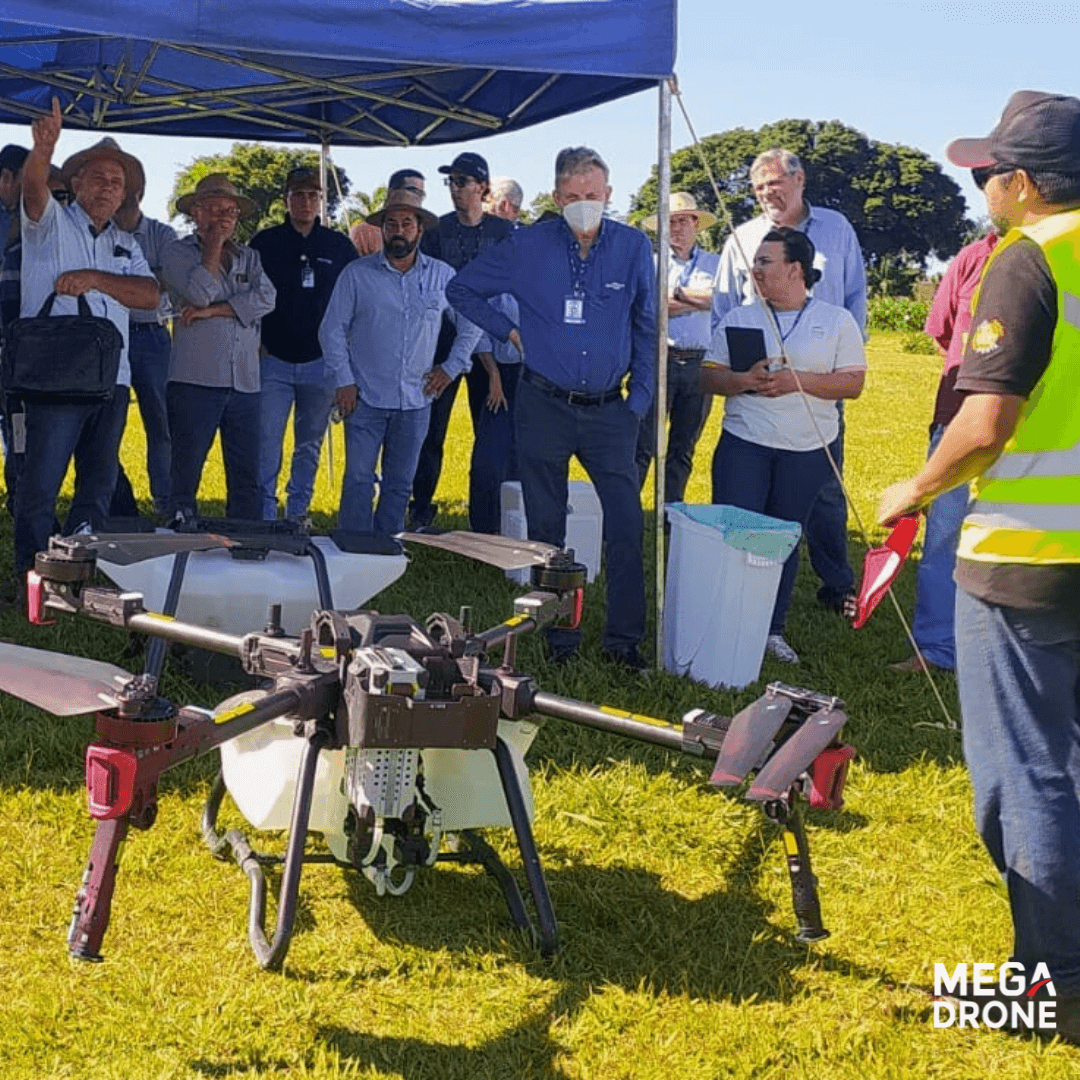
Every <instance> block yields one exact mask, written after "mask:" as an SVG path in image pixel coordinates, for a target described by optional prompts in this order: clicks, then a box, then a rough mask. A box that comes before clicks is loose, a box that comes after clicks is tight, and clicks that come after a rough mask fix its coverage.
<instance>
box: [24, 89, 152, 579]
mask: <svg viewBox="0 0 1080 1080" xmlns="http://www.w3.org/2000/svg"><path fill="white" fill-rule="evenodd" d="M60 129H61V115H60V104H59V102H58V101H57V100H56V99H55V98H54V99H53V107H52V112H51V113H50V114H48V115H46V116H44V117H42V118H41V119H39V120H35V121H34V124H33V136H34V148H33V149H32V150H31V151H30V155H29V157H27V159H26V163H25V165H24V166H23V176H22V242H23V253H22V305H21V308H22V314H23V316H24V317H26V316H31V315H36V314H37V312H38V310H39V309H40V307H41V305H42V303H43V302H44V301H45V300H46V298H47V297H48V296H49V294H50V293H52V292H56V294H57V299H56V301H55V303H54V304H53V307H52V311H51V314H52V315H73V314H75V313H76V312H77V310H78V307H77V303H76V297H78V296H85V297H86V300H87V303H88V304H89V305H90V309H91V312H92V313H93V314H95V315H104V316H105V317H106V318H107V319H109V321H110V322H112V323H113V325H114V326H116V328H117V329H118V330H119V331H120V333H121V335H122V337H123V339H124V349H123V352H122V353H121V356H120V370H119V374H118V376H117V385H116V387H115V388H114V389H113V392H112V394H111V396H110V397H109V398H108V399H106V400H105V401H85V400H71V399H53V398H47V397H40V398H35V399H33V400H28V401H27V403H26V458H25V461H24V465H23V472H22V476H21V478H20V482H19V490H18V495H17V497H16V505H15V570H16V575H17V576H18V577H19V578H24V577H25V573H26V571H27V570H29V569H31V567H32V566H33V564H34V555H35V553H36V552H38V551H40V550H42V549H43V548H45V547H46V545H47V544H48V539H49V533H50V532H51V531H52V523H53V513H54V510H55V504H56V497H57V495H58V494H59V491H60V485H61V484H62V483H63V481H64V475H65V474H66V472H67V468H68V463H69V462H70V460H71V457H72V455H74V457H75V496H74V499H73V501H72V504H71V511H70V513H69V514H68V520H67V526H66V529H67V531H70V530H72V529H74V528H77V527H79V526H80V525H83V524H89V525H90V526H91V527H92V528H95V529H100V528H102V527H103V526H104V524H105V518H106V516H107V514H108V509H109V501H110V499H111V498H112V493H113V488H114V487H115V486H116V470H117V463H118V460H119V457H118V449H119V445H120V436H121V434H122V433H123V430H124V422H125V420H126V419H127V405H128V384H129V383H130V380H131V375H130V371H129V368H128V362H127V337H128V308H132V307H137V308H153V307H156V306H157V303H158V297H159V290H158V283H157V281H156V280H155V278H154V276H153V274H152V273H151V271H150V267H149V265H148V264H147V262H146V259H145V258H144V257H143V254H142V252H141V251H140V250H139V245H138V244H137V243H136V242H135V238H134V237H133V236H132V235H131V234H130V233H126V232H123V231H122V230H121V229H119V228H117V227H116V225H114V224H113V223H112V221H111V218H112V216H113V214H115V213H116V211H117V209H118V207H119V206H120V203H121V202H122V201H123V199H124V196H125V194H126V192H127V191H129V190H131V189H132V188H134V187H136V186H137V185H138V184H139V182H140V181H141V174H142V169H141V167H140V166H139V163H138V161H137V160H136V159H135V158H133V157H131V155H130V154H125V153H123V151H121V150H120V148H119V147H118V146H117V145H116V143H115V142H113V140H112V139H103V140H102V141H101V142H99V143H95V144H94V145H93V146H91V147H88V148H87V149H86V150H82V151H80V152H79V153H77V154H73V155H72V156H71V157H70V158H69V159H68V160H67V161H66V162H65V163H64V167H63V170H62V173H63V177H64V179H65V181H67V183H68V185H69V187H70V189H71V190H72V191H73V192H74V194H75V199H76V202H75V204H74V205H67V206H61V205H60V204H59V203H58V202H57V201H56V200H55V199H54V198H53V197H52V193H51V192H50V190H49V183H48V181H49V165H50V162H51V160H52V155H53V150H54V148H55V147H56V142H57V139H58V138H59V137H60Z"/></svg>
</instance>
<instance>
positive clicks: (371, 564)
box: [98, 536, 408, 634]
mask: <svg viewBox="0 0 1080 1080" xmlns="http://www.w3.org/2000/svg"><path fill="white" fill-rule="evenodd" d="M311 539H312V543H314V544H315V545H316V546H317V547H318V548H319V550H320V551H322V553H323V556H324V557H325V559H326V573H327V577H328V579H329V581H330V592H331V595H332V597H333V601H334V606H335V607H336V608H339V609H342V610H347V609H350V608H355V607H359V606H360V605H361V604H363V603H364V602H365V601H367V600H370V599H371V597H373V596H374V595H375V594H376V593H377V592H379V591H380V590H382V589H385V588H386V586H387V585H390V584H391V583H393V582H395V581H397V579H398V578H399V577H401V575H402V574H403V573H405V567H406V566H407V565H408V560H407V559H406V557H405V556H404V555H403V554H399V555H368V554H355V555H354V554H350V553H348V552H345V551H342V550H341V549H340V548H339V547H338V546H337V544H335V543H334V541H333V540H331V539H330V537H328V536H313V537H312V538H311ZM174 558H175V556H173V555H163V556H162V557H161V558H158V559H145V560H143V561H142V562H138V563H133V564H132V565H130V566H117V565H116V564H114V563H110V562H106V561H104V560H99V563H98V565H99V566H100V567H101V569H102V571H103V572H104V573H106V574H107V575H108V576H109V577H110V578H111V579H112V580H113V581H115V582H116V584H117V585H118V586H119V587H120V588H121V589H127V590H130V591H134V592H140V593H142V594H143V603H144V604H145V605H146V607H147V609H148V610H150V611H160V610H161V608H162V605H163V604H164V603H165V593H166V590H167V589H168V587H169V578H170V577H171V575H172V568H173V560H174ZM271 604H281V624H282V626H283V627H284V629H285V632H286V633H287V634H299V633H300V631H301V630H303V629H304V627H305V626H307V625H308V622H309V620H310V619H311V613H312V612H313V611H314V610H315V609H316V608H318V607H319V590H318V586H317V585H316V582H315V563H314V562H313V561H312V560H311V558H310V557H309V556H307V555H291V554H289V553H288V552H284V551H270V552H268V553H267V555H266V558H265V559H261V560H251V561H249V560H245V559H234V558H233V557H232V556H231V555H230V554H229V552H228V551H227V550H225V549H218V550H215V551H193V552H192V553H191V554H190V555H189V556H188V564H187V571H186V572H185V574H184V584H183V588H182V589H181V591H180V605H179V607H178V608H177V611H176V617H177V618H178V619H182V620H183V621H185V622H192V623H195V624H196V625H198V626H206V627H210V628H212V629H214V630H224V631H225V632H226V633H230V634H246V633H248V632H249V631H252V630H261V629H262V628H263V627H264V626H265V625H266V615H267V612H268V610H269V607H270V605H271Z"/></svg>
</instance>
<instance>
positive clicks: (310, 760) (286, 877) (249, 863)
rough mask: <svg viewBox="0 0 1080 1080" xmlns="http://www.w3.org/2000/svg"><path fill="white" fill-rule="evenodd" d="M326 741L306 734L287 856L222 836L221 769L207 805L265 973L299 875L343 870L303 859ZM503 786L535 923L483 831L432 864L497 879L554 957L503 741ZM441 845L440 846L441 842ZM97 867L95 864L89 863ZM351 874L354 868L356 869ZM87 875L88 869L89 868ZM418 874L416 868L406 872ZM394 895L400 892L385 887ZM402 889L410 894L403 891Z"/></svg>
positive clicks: (528, 831) (283, 932)
mask: <svg viewBox="0 0 1080 1080" xmlns="http://www.w3.org/2000/svg"><path fill="white" fill-rule="evenodd" d="M327 741H328V736H327V735H326V734H325V733H324V732H322V731H319V730H316V731H315V732H314V733H313V734H312V735H311V736H309V737H308V741H307V744H306V745H305V747H304V753H303V757H302V758H301V762H300V775H299V778H298V782H297V788H296V796H295V799H294V802H293V810H292V820H291V823H290V826H289V834H288V835H289V839H288V843H287V845H286V850H285V855H284V856H280V855H267V854H264V853H261V852H258V851H256V850H255V849H254V848H252V846H251V844H250V843H249V842H248V841H247V839H246V838H245V837H244V836H243V834H242V833H240V831H239V830H237V829H230V830H229V832H227V833H226V834H225V835H224V836H221V835H219V834H218V832H217V818H218V814H219V812H220V810H221V802H222V799H223V798H224V797H225V792H226V787H225V780H224V777H223V776H222V774H221V773H220V772H219V773H218V775H217V779H216V780H215V782H214V786H213V788H212V789H211V791H210V795H209V797H208V799H207V801H206V805H205V807H204V808H203V816H202V834H203V839H204V840H205V842H206V845H207V847H209V848H210V851H211V852H212V853H213V855H214V856H215V857H216V858H219V859H225V858H228V856H229V854H230V853H231V854H232V857H233V858H234V859H235V860H236V863H237V865H238V866H239V867H240V869H241V870H243V871H244V873H245V874H246V875H247V878H248V881H249V882H250V883H251V901H250V904H249V907H248V940H249V942H250V943H251V948H252V951H253V952H254V953H255V957H256V959H257V960H258V962H259V964H260V965H261V966H262V967H264V968H267V969H270V970H275V969H277V968H279V967H280V966H281V964H282V962H283V961H284V959H285V955H286V953H287V952H288V951H289V943H290V941H291V939H292V932H293V925H294V923H295V920H296V904H297V897H298V895H299V891H300V875H301V871H302V869H303V866H304V864H305V863H334V864H337V865H342V864H341V862H340V860H338V859H337V858H335V857H334V856H333V855H329V854H327V855H319V854H305V852H304V848H305V845H306V843H307V835H308V821H309V819H310V816H311V800H312V794H313V792H314V788H315V767H316V764H317V761H318V755H319V751H320V750H322V749H323V748H324V747H325V746H326V744H327ZM492 753H493V754H494V755H495V764H496V767H497V768H498V772H499V779H500V781H501V782H502V788H503V794H504V795H505V797H506V806H507V810H508V812H509V814H510V820H511V823H512V824H513V826H514V835H515V837H516V838H517V842H518V849H519V850H520V852H521V862H522V866H523V867H524V869H525V878H526V880H527V882H528V885H529V892H530V894H531V895H532V900H533V906H534V908H535V910H536V924H534V922H533V920H532V918H531V917H530V915H529V911H528V908H527V906H526V904H525V901H524V899H523V897H522V895H521V890H520V888H519V887H518V883H517V880H516V879H515V878H514V876H513V874H511V872H510V871H509V870H508V869H507V868H506V866H505V864H504V863H503V862H502V860H501V859H500V858H499V856H498V854H497V852H496V851H495V850H494V848H492V847H491V845H490V844H488V843H487V841H485V840H484V839H483V838H482V837H481V836H479V834H477V833H476V832H474V831H472V830H468V829H467V830H463V831H462V832H460V833H458V835H459V836H460V837H461V838H462V839H463V841H464V844H465V850H464V851H462V850H458V851H445V852H439V853H438V855H437V856H436V858H435V859H434V860H430V861H438V862H456V863H465V864H474V865H480V866H482V867H483V868H484V869H485V870H486V871H487V872H488V873H489V874H490V875H491V876H492V877H493V878H494V879H495V881H496V882H497V884H498V885H499V887H500V889H501V890H502V894H503V898H504V899H505V900H506V906H507V909H508V910H509V912H510V918H511V920H512V921H513V923H514V925H515V926H517V927H518V928H519V929H521V930H524V931H526V932H528V933H529V934H530V935H531V936H532V937H533V938H534V939H535V940H536V941H537V943H538V945H539V947H540V952H541V954H542V955H544V956H552V955H554V954H555V953H556V952H557V951H558V949H559V933H558V924H557V922H556V919H555V909H554V906H553V905H552V902H551V895H550V893H549V892H548V888H547V882H546V881H545V880H544V873H543V869H542V868H541V865H540V855H539V853H538V852H537V849H536V841H535V840H534V838H533V834H532V827H531V825H530V824H529V815H528V810H527V809H526V806H525V797H524V795H523V794H522V790H521V784H520V782H519V781H518V777H517V773H516V772H515V770H514V763H513V759H512V758H511V755H510V751H509V749H508V748H507V746H506V743H505V742H503V740H502V739H497V740H496V743H495V748H494V750H493V751H492ZM436 842H437V841H436ZM91 865H93V860H92V861H91ZM275 865H280V866H282V878H281V887H280V889H279V891H278V904H277V920H276V924H275V928H274V936H273V939H272V940H269V941H268V940H267V937H266V930H265V924H266V876H265V874H264V871H263V867H265V866H275ZM348 865H350V868H351V869H355V868H356V867H353V866H351V864H348ZM88 872H89V871H88ZM406 872H407V873H408V874H410V875H411V874H412V873H414V872H415V867H411V866H410V867H408V868H407V870H406ZM387 891H390V892H394V891H395V890H387ZM398 891H400V892H404V891H405V890H404V889H401V890H398Z"/></svg>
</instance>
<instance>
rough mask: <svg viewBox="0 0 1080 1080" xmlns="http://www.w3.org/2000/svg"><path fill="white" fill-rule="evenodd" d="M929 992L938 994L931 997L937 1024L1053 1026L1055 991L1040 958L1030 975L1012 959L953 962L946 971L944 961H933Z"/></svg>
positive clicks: (1033, 1028) (1045, 1028)
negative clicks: (1000, 963)
mask: <svg viewBox="0 0 1080 1080" xmlns="http://www.w3.org/2000/svg"><path fill="white" fill-rule="evenodd" d="M995 968H996V969H997V970H996V973H995ZM969 969H970V972H969ZM1036 995H1037V996H1036ZM934 997H935V998H938V999H939V1000H937V1001H935V1002H934V1027H936V1028H949V1027H960V1028H968V1027H972V1028H977V1027H988V1028H1000V1027H1009V1028H1013V1029H1014V1030H1015V1029H1024V1028H1026V1029H1028V1030H1029V1031H1052V1030H1054V1028H1056V1027H1057V1015H1056V1011H1057V991H1056V990H1055V989H1054V980H1053V979H1051V978H1050V972H1049V971H1048V970H1047V968H1046V965H1045V964H1044V963H1041V962H1040V963H1038V964H1036V965H1035V970H1034V971H1032V973H1031V975H1030V976H1029V975H1028V974H1027V971H1026V969H1025V967H1024V965H1023V964H1018V963H1015V962H1014V961H1010V962H1009V963H1006V964H1002V965H1001V966H1000V967H998V966H997V965H996V964H957V965H956V967H954V968H953V970H952V971H951V972H950V971H949V968H948V965H946V964H935V965H934ZM940 999H944V1000H940Z"/></svg>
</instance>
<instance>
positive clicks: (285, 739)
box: [218, 690, 539, 859]
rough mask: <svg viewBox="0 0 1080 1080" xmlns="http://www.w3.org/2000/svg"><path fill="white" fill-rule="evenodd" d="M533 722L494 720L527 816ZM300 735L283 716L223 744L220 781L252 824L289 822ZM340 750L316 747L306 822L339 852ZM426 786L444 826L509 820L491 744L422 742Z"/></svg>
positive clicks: (253, 695) (240, 697) (274, 826)
mask: <svg viewBox="0 0 1080 1080" xmlns="http://www.w3.org/2000/svg"><path fill="white" fill-rule="evenodd" d="M265 693H266V692H265V691H263V690H251V691H247V692H245V693H243V694H237V695H236V696H235V697H232V698H229V700H228V701H226V702H223V703H222V704H221V705H219V706H218V711H219V712H221V711H224V710H225V709H228V708H231V707H233V706H234V705H239V704H241V703H243V702H247V701H256V700H258V699H259V698H261V697H263V696H265ZM538 730H539V725H538V724H534V723H531V722H529V721H511V720H500V721H499V736H500V737H501V738H502V739H503V740H504V741H505V742H506V744H507V746H508V748H509V750H510V757H511V759H512V761H513V763H514V771H515V772H516V773H517V777H518V783H519V784H520V785H521V790H522V795H523V796H524V799H525V807H526V809H527V811H528V815H529V820H530V821H531V820H532V818H533V813H534V809H533V797H532V789H531V787H530V786H529V773H528V770H527V769H526V767H525V752H526V751H527V750H528V748H529V746H530V745H531V743H532V741H533V739H534V738H535V736H536V732H537V731H538ZM303 750H304V740H303V739H302V738H301V737H299V736H298V735H294V734H293V730H292V724H291V723H290V722H289V721H286V720H271V721H270V722H268V723H266V724H263V725H262V726H261V727H257V728H255V729H254V730H252V731H248V732H245V733H244V734H243V735H238V736H237V737H236V738H235V739H231V740H230V741H229V742H226V743H222V745H221V771H222V775H223V776H224V778H225V786H226V787H227V788H228V791H229V794H230V795H231V796H232V799H233V802H235V803H236V806H237V808H238V809H239V811H240V813H241V814H243V815H244V817H245V818H246V820H247V821H248V822H249V823H250V824H251V825H252V826H253V827H254V828H256V829H266V830H278V829H287V828H288V827H289V824H290V822H291V821H292V806H293V798H294V797H295V795H296V781H297V777H298V776H299V770H300V759H301V756H302V754H303ZM345 755H346V751H345V750H324V751H322V753H320V754H319V760H318V765H317V767H316V772H315V789H314V792H313V793H312V801H311V818H310V821H309V827H310V828H311V829H314V830H315V831H317V832H321V833H322V834H323V837H324V839H325V840H326V843H327V845H328V846H329V847H330V850H331V851H332V852H333V853H334V854H335V856H337V857H338V858H339V859H344V858H345V852H346V844H347V837H346V835H345V817H346V814H347V813H348V809H349V800H348V798H347V796H346V794H345ZM420 756H421V760H422V763H423V771H424V790H425V792H426V793H427V795H428V797H429V798H430V799H431V800H432V802H434V803H435V805H436V806H437V807H439V809H440V811H441V815H440V817H441V823H442V828H443V831H444V832H460V831H461V830H462V829H484V828H493V827H494V828H499V827H508V826H509V825H510V824H511V822H510V815H509V812H508V811H507V809H506V797H505V795H504V794H503V790H502V784H501V782H500V780H499V773H498V769H497V768H496V766H495V755H494V754H492V753H491V751H490V750H422V751H421V753H420Z"/></svg>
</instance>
